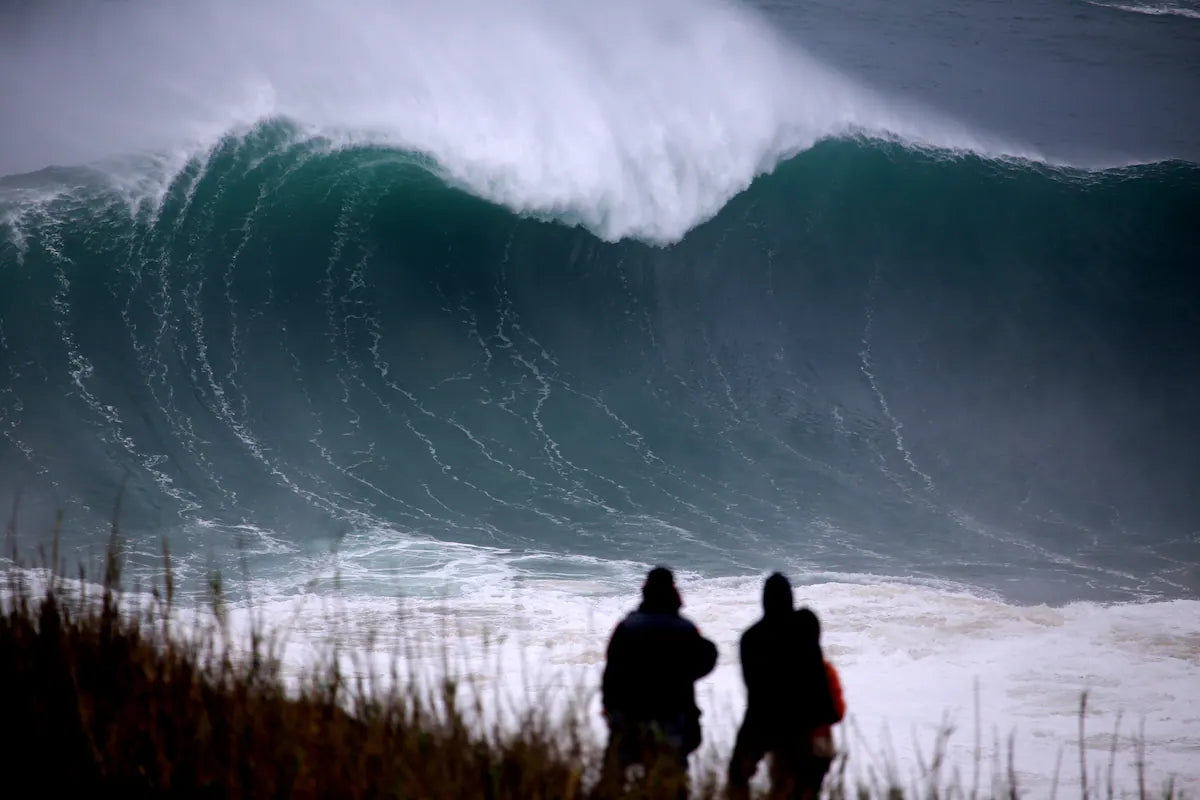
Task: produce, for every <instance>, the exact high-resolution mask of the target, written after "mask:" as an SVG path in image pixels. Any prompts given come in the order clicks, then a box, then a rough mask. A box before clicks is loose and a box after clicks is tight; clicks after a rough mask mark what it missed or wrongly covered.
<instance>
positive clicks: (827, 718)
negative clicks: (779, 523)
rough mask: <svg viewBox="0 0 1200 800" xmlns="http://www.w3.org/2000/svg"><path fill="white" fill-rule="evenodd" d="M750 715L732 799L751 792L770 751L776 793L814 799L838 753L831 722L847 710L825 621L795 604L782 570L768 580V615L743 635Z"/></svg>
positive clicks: (735, 761) (734, 768)
mask: <svg viewBox="0 0 1200 800" xmlns="http://www.w3.org/2000/svg"><path fill="white" fill-rule="evenodd" d="M741 656H742V676H743V677H744V678H745V681H746V694H747V699H746V716H745V718H744V719H743V720H742V727H741V728H740V729H739V730H738V736H737V742H736V743H735V744H734V747H733V756H732V757H731V758H730V761H729V785H728V792H729V796H730V797H731V798H744V797H748V796H749V783H750V778H751V777H753V775H754V771H755V769H757V768H758V762H759V761H761V760H762V758H763V757H764V756H766V755H768V754H769V755H770V756H771V796H772V797H776V798H805V800H807V799H808V798H815V797H817V795H818V794H819V793H820V790H821V782H822V781H823V780H824V779H825V773H826V772H828V771H829V765H830V763H831V761H832V760H833V738H832V734H831V731H830V727H829V726H830V725H832V724H833V723H835V722H838V721H840V720H841V718H842V715H843V714H844V713H845V710H846V709H845V704H844V703H843V701H842V691H841V684H840V681H839V680H838V677H837V672H836V671H835V670H834V669H833V666H832V665H830V664H828V663H827V662H826V661H825V658H824V655H823V654H822V653H821V626H820V623H819V622H818V620H817V615H816V614H814V613H813V612H812V611H810V610H809V609H807V608H802V609H800V610H799V611H797V610H795V609H794V608H793V607H792V585H791V584H790V583H789V582H788V579H787V578H786V577H784V576H783V575H781V574H780V573H778V572H776V573H775V574H773V575H771V576H770V577H769V578H767V581H766V584H765V585H764V586H763V616H762V619H760V620H759V621H758V622H756V623H754V625H752V626H750V628H749V629H747V631H746V632H745V633H744V634H742V642H741Z"/></svg>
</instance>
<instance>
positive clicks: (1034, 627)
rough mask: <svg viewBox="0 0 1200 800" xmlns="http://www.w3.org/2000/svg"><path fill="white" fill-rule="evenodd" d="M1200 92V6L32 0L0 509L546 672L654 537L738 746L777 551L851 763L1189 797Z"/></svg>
mask: <svg viewBox="0 0 1200 800" xmlns="http://www.w3.org/2000/svg"><path fill="white" fill-rule="evenodd" d="M1197 98H1200V2H1197V0H1162V1H1161V2H1160V1H1159V0H1148V2H1134V1H1132V0H1131V1H1130V2H1122V3H1116V2H1114V3H1107V2H1099V1H1097V2H1083V1H1082V0H1074V1H1071V2H1067V1H1066V0H1064V1H1063V2H1057V3H1049V2H1044V1H1043V0H1012V1H1011V2H998V1H997V0H972V2H966V3H963V2H949V0H920V2H912V3H887V2H882V1H881V0H852V1H851V2H842V3H829V2H825V1H824V0H820V1H818V0H814V1H813V2H803V1H802V0H770V1H768V0H762V1H761V2H757V3H723V2H715V1H714V0H659V2H654V3H643V2H634V1H633V0H612V2H606V3H584V2H577V1H576V0H566V1H565V2H564V1H562V0H560V1H559V2H550V1H549V0H515V2H509V3H488V2H482V0H479V1H476V0H447V1H446V2H442V3H438V4H436V5H430V4H426V3H419V2H405V0H362V1H361V2H357V3H349V4H346V3H333V2H325V1H324V0H300V2H288V3H284V2H282V0H254V2H237V3H235V2H232V1H231V0H229V1H227V0H201V1H200V2H191V3H183V2H150V0H124V1H123V2H118V1H117V0H109V1H105V0H97V1H96V2H88V3H84V2H65V0H51V1H50V2H36V3H35V2H9V3H6V4H4V5H3V6H0V118H2V124H0V508H3V509H4V517H5V520H6V525H5V527H6V529H7V530H10V531H13V530H15V531H16V534H17V537H18V544H19V545H20V547H21V548H22V551H23V552H26V553H27V554H30V555H32V553H34V552H36V548H37V546H38V545H39V544H45V543H46V542H48V541H49V540H50V537H51V536H52V533H53V532H54V531H55V530H57V532H58V536H59V539H60V543H61V547H62V552H63V553H65V554H66V557H67V558H68V559H94V558H95V557H96V556H97V555H98V554H99V553H101V552H102V551H103V549H104V547H105V545H106V542H107V541H108V531H109V527H110V524H111V521H112V520H113V519H114V517H115V518H116V519H118V520H119V526H120V529H121V532H122V537H123V540H124V543H125V547H126V551H127V556H128V559H129V562H130V572H129V573H128V574H129V575H130V576H132V579H133V580H138V581H142V582H149V581H151V580H153V579H154V576H155V575H156V574H157V573H158V571H159V570H160V569H161V563H160V555H159V554H160V551H161V546H162V545H161V543H162V541H163V540H164V539H165V540H166V541H167V542H168V544H169V547H170V552H171V558H172V563H173V565H174V568H175V571H176V573H177V574H178V575H179V576H180V577H181V579H182V581H183V584H184V586H185V588H186V589H187V590H188V591H194V592H195V593H196V594H197V596H199V595H200V594H202V589H203V587H204V585H205V583H206V576H207V575H209V574H210V573H211V572H212V571H214V570H215V571H219V572H220V573H221V574H222V575H223V576H224V579H225V583H226V585H227V586H228V587H229V591H230V592H231V597H232V598H233V599H234V600H235V601H236V602H237V603H240V604H242V606H243V607H245V608H246V609H249V608H251V607H253V608H255V609H257V610H258V612H257V613H265V614H266V615H267V618H268V619H271V620H274V621H276V622H277V623H279V624H281V625H286V626H289V627H290V629H292V630H293V631H294V633H295V636H296V637H297V640H303V641H307V642H312V643H314V646H319V645H318V644H317V643H319V642H320V641H323V640H326V639H329V638H338V637H343V636H346V635H348V634H346V632H345V631H344V630H343V629H342V628H341V627H340V626H335V625H332V624H329V619H330V617H329V616H328V614H326V613H325V612H326V611H328V609H329V608H331V607H337V608H339V609H341V610H343V611H349V612H351V613H350V617H351V618H352V619H354V620H356V621H357V623H358V624H360V625H371V626H374V627H376V628H380V629H390V630H392V631H393V632H394V633H395V635H396V636H398V637H400V638H408V639H411V638H413V637H416V638H417V639H419V640H421V641H422V642H424V643H425V644H429V643H431V642H432V643H437V642H441V643H443V644H444V643H446V642H448V641H450V640H451V639H453V640H454V642H455V645H454V646H455V647H461V648H462V659H463V660H462V665H463V668H464V669H466V670H468V671H469V672H471V673H472V674H481V675H486V676H489V680H493V681H494V682H495V683H496V685H497V687H499V688H500V689H501V690H503V691H505V692H511V693H512V694H514V695H515V696H516V697H518V699H519V700H520V701H521V702H526V703H531V702H540V701H541V700H540V698H544V697H545V696H546V693H547V692H549V691H550V690H551V687H558V688H559V689H561V688H562V687H576V688H577V689H578V688H580V687H582V689H585V690H590V688H594V685H595V684H596V683H597V682H598V676H599V670H600V668H601V665H602V660H603V647H604V644H605V641H606V637H607V634H608V632H609V630H610V629H611V626H612V625H613V624H614V623H615V622H616V621H617V620H618V619H619V617H620V616H621V614H622V613H624V612H625V611H627V610H628V609H629V608H631V607H632V605H634V604H635V602H636V599H637V593H638V588H639V586H640V582H641V578H642V576H643V575H644V572H645V570H646V569H647V568H648V567H649V566H652V565H654V564H659V563H662V564H667V565H669V566H671V567H673V568H674V569H675V570H676V571H677V574H678V576H679V580H680V585H681V590H682V592H683V595H684V601H685V604H686V605H685V609H684V610H685V613H687V614H689V615H690V616H691V617H692V618H693V619H694V620H696V621H697V622H698V623H699V624H700V626H701V628H702V629H703V630H704V631H705V632H706V633H708V634H709V635H711V636H713V637H714V638H715V639H716V640H717V641H718V645H719V646H720V648H721V662H720V666H719V667H718V670H717V672H716V674H715V676H714V677H711V678H707V679H705V681H703V682H702V683H701V685H700V686H701V697H702V705H703V706H704V709H705V713H706V717H705V721H706V723H707V725H708V729H707V731H708V741H709V749H708V750H706V751H705V753H706V755H704V758H708V759H710V760H712V761H714V762H719V761H720V759H722V758H724V757H726V756H727V753H728V743H729V742H730V741H731V740H732V736H733V732H734V726H735V725H736V717H737V715H738V714H739V713H740V709H741V703H742V702H743V695H742V693H741V687H740V676H739V673H738V666H737V658H736V642H737V637H738V635H739V633H740V631H741V630H742V629H743V628H744V627H745V626H747V625H748V624H750V623H751V622H752V621H753V620H754V619H755V617H756V615H757V609H758V598H759V592H760V587H761V582H762V579H763V577H765V575H766V574H767V573H769V572H770V571H772V570H775V569H780V570H783V571H785V572H787V573H788V574H789V575H790V576H791V578H792V579H793V581H794V583H796V585H797V594H798V597H799V598H800V600H801V601H802V602H805V603H807V604H809V605H810V606H811V607H813V608H814V609H815V610H816V611H817V613H818V614H819V615H821V617H822V619H823V623H824V628H825V631H826V635H825V643H826V649H827V653H828V654H829V655H830V657H831V658H832V660H833V661H834V662H835V663H836V664H837V665H838V666H839V667H840V668H841V671H842V674H843V680H844V683H845V684H846V693H847V700H848V703H849V705H850V711H851V714H852V717H853V720H852V722H851V723H848V724H847V725H845V726H843V727H844V728H845V730H844V732H843V743H844V745H845V746H846V747H847V748H849V750H850V752H851V753H852V754H854V753H857V754H860V755H859V756H857V757H856V758H855V761H854V763H855V764H856V768H861V769H867V766H864V765H869V764H871V763H872V762H871V756H869V755H867V754H869V753H874V754H875V757H880V756H879V754H886V753H887V752H889V750H890V751H892V752H894V753H895V754H896V758H897V760H898V761H899V764H900V767H899V772H900V774H901V776H902V777H903V779H904V780H908V778H906V777H904V776H906V775H907V774H908V773H909V772H910V771H915V769H916V767H915V766H914V765H915V763H916V760H917V759H916V755H915V753H916V751H918V750H920V751H921V752H927V751H928V748H930V747H931V746H932V742H933V741H934V739H935V738H936V735H937V731H938V730H939V728H941V727H943V726H945V725H947V724H950V725H953V726H954V727H955V728H956V730H957V733H956V734H955V738H954V739H952V745H951V748H950V752H951V756H952V759H951V761H952V764H953V765H954V769H958V770H960V774H961V775H962V779H963V782H964V783H965V784H967V785H970V783H971V781H972V779H973V778H972V770H973V769H975V768H976V767H977V766H978V764H979V763H980V758H978V757H977V750H976V747H977V745H976V742H977V741H979V742H981V744H979V745H978V747H979V748H981V749H982V752H983V756H982V763H983V764H984V765H985V768H986V769H985V772H986V773H987V775H985V777H984V778H982V779H981V780H983V781H985V783H986V781H988V780H991V778H990V777H987V776H991V775H995V774H1001V775H1002V777H1003V774H1006V771H1007V765H1006V764H1002V765H1001V766H1000V767H997V766H996V763H995V762H994V759H997V758H1000V756H1001V754H1003V753H1004V752H1006V748H1007V747H1008V746H1009V739H1008V737H1009V735H1010V734H1011V735H1012V737H1013V738H1012V745H1011V746H1012V747H1013V748H1014V749H1015V758H1014V762H1015V765H1016V769H1017V771H1018V777H1019V783H1020V785H1021V786H1022V787H1023V788H1026V789H1029V790H1030V791H1031V792H1033V793H1034V794H1038V793H1044V792H1046V791H1047V790H1048V789H1049V787H1050V786H1051V784H1052V783H1053V782H1054V780H1055V778H1054V775H1055V773H1056V771H1058V769H1057V767H1056V763H1057V759H1058V758H1059V756H1058V755H1057V754H1058V753H1060V752H1061V753H1064V755H1063V756H1062V758H1063V759H1064V760H1063V761H1062V765H1063V766H1062V769H1061V783H1062V787H1061V788H1060V790H1059V791H1060V792H1062V793H1063V796H1070V792H1071V791H1075V792H1078V784H1079V781H1078V760H1079V759H1078V749H1077V748H1078V718H1077V714H1078V710H1079V703H1080V694H1081V692H1083V691H1085V690H1086V691H1088V692H1089V696H1088V697H1089V699H1088V704H1089V714H1090V716H1089V719H1088V725H1089V730H1088V736H1087V737H1086V739H1085V745H1086V749H1087V750H1088V752H1089V753H1090V754H1091V756H1092V760H1093V763H1094V764H1095V765H1096V769H1097V770H1099V771H1100V773H1101V774H1100V777H1101V778H1104V777H1105V774H1106V773H1105V770H1107V766H1106V765H1107V764H1108V761H1109V760H1110V753H1115V754H1116V755H1115V756H1113V759H1115V770H1114V775H1115V778H1114V779H1115V780H1116V782H1117V783H1118V784H1119V785H1120V786H1125V787H1130V788H1132V787H1133V786H1135V785H1136V761H1137V758H1138V749H1139V748H1138V746H1137V740H1138V739H1139V737H1140V739H1141V741H1142V742H1143V743H1144V745H1145V760H1146V762H1147V769H1148V774H1149V775H1150V776H1151V777H1152V778H1153V781H1159V780H1163V779H1166V778H1167V777H1168V776H1172V775H1173V776H1174V780H1175V781H1176V783H1177V785H1179V786H1183V787H1184V788H1185V789H1187V790H1188V791H1190V792H1191V793H1192V794H1193V795H1200V733H1198V732H1197V731H1200V491H1198V490H1197V486H1198V485H1200V418H1198V416H1197V411H1198V410H1200V310H1198V309H1197V299H1198V298H1200V100H1198V99H1197ZM6 550H7V548H6ZM93 563H94V562H93ZM400 606H403V613H401V612H400V611H399V610H398V608H399V607H400ZM246 613H249V611H248V610H247V612H246ZM498 639H505V640H506V641H508V642H509V643H508V644H506V645H503V646H501V645H497V644H495V643H496V642H497V641H498ZM355 641H359V640H357V639H356V640H355ZM301 650H302V648H301ZM297 653H298V654H296V655H294V658H295V666H296V667H297V668H302V667H303V664H304V663H305V659H306V658H310V659H311V658H315V656H312V655H311V653H310V654H309V655H308V656H305V655H304V653H303V652H301V651H297ZM489 663H491V664H492V666H491V667H487V666H486V665H487V664H489ZM534 666H536V669H534ZM589 702H591V703H592V711H593V713H592V717H593V720H592V721H593V723H594V725H595V726H596V728H597V729H599V728H600V720H599V717H598V715H597V714H595V713H594V705H595V703H594V698H592V699H591V700H590V701H589ZM981 731H982V735H981ZM1066 765H1070V766H1069V767H1068V766H1066ZM876 769H877V770H878V769H882V767H879V766H878V764H877V765H876ZM1072 770H1073V771H1072ZM947 772H948V773H949V772H950V770H947ZM914 780H915V779H914ZM1155 785H1157V784H1155Z"/></svg>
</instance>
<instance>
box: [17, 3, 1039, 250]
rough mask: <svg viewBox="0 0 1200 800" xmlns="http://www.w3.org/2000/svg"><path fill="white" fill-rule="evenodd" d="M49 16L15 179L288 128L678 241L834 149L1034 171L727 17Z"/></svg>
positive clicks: (644, 8)
mask: <svg viewBox="0 0 1200 800" xmlns="http://www.w3.org/2000/svg"><path fill="white" fill-rule="evenodd" d="M33 8H35V9H36V10H35V11H30V12H27V15H26V17H22V18H21V24H20V25H19V31H18V30H17V26H15V25H14V26H11V27H12V32H11V33H10V36H9V37H8V38H9V41H7V42H5V44H6V45H7V46H6V47H3V48H0V105H2V106H3V107H4V108H5V111H6V114H5V117H6V121H5V128H6V132H5V133H4V134H3V135H4V137H5V147H3V148H0V173H11V172H14V171H16V170H28V169H34V168H37V167H41V166H43V165H45V164H47V163H50V162H54V163H77V162H78V161H81V160H90V159H98V158H102V157H107V156H110V155H112V154H121V153H130V152H142V151H147V150H152V151H156V152H161V151H170V150H172V149H175V150H183V151H194V149H196V148H203V147H206V146H210V145H211V144H212V143H213V142H214V141H215V140H216V139H218V138H219V137H220V136H222V135H224V134H226V133H228V132H230V131H233V130H237V129H239V128H240V127H244V126H247V125H250V124H253V123H255V122H257V121H260V120H262V119H264V118H269V117H284V118H288V119H290V120H292V121H294V122H296V123H298V124H300V125H302V126H306V127H308V128H310V129H311V130H312V131H313V132H314V133H317V132H319V133H321V134H323V135H327V136H332V137H335V138H336V139H337V140H339V141H347V142H351V141H354V142H363V141H367V142H374V143H382V144H386V145H390V146H395V147H397V148H404V149H409V150H415V151H418V152H420V153H423V154H427V155H429V156H431V157H432V158H433V159H434V160H435V161H436V162H437V163H438V164H439V165H440V167H441V168H442V170H443V171H444V173H445V176H446V177H447V179H449V180H450V181H452V182H455V183H457V184H460V185H462V186H464V187H466V188H468V189H469V190H470V191H472V192H474V193H477V194H479V195H481V196H483V197H486V198H488V199H491V200H494V201H496V202H500V203H504V204H506V205H508V206H509V207H511V208H513V209H514V210H517V211H520V212H525V213H531V214H537V215H548V216H554V217H558V218H563V219H566V220H568V221H577V222H581V223H583V224H585V225H586V226H588V227H589V228H590V229H591V230H593V231H594V232H596V233H597V234H599V235H601V236H603V237H605V238H608V239H616V238H620V237H625V236H634V237H640V238H643V239H646V240H649V241H654V242H668V241H672V240H675V239H678V238H679V237H681V236H682V235H683V234H684V233H686V232H687V230H689V229H690V228H692V227H694V226H695V225H696V224H698V223H699V222H701V221H703V220H705V219H707V218H709V217H711V216H712V215H713V214H715V213H716V212H717V211H718V210H719V209H720V208H721V206H722V205H723V204H724V203H725V202H726V201H727V200H728V199H729V198H730V197H732V196H733V195H735V194H736V193H738V192H740V191H742V190H743V189H744V188H746V186H748V185H749V183H750V182H751V181H752V180H753V178H754V177H755V176H757V175H759V174H761V173H763V172H765V171H768V170H770V169H772V168H773V167H774V166H775V164H776V163H778V161H779V160H780V159H781V158H784V157H786V156H788V155H790V154H794V153H796V152H798V151H800V150H803V149H805V148H807V147H810V146H811V145H812V144H813V143H814V142H816V141H818V140H819V139H821V138H823V137H827V136H836V135H846V134H853V133H863V134H867V135H878V136H890V137H899V138H901V139H903V140H906V141H908V142H912V143H916V144H922V145H929V146H935V147H940V148H949V149H951V150H954V149H960V150H972V151H978V152H983V153H989V154H996V155H1017V156H1023V157H1032V156H1033V154H1032V153H1031V152H1029V151H1027V150H1025V149H1023V148H1020V147H1013V146H1011V145H1007V144H1004V143H1000V142H996V141H990V140H989V139H988V138H987V137H986V136H981V135H976V134H973V133H971V132H970V131H968V130H967V129H965V128H964V127H962V126H960V125H957V124H955V123H953V122H951V121H949V120H946V119H943V118H940V117H939V116H938V115H936V114H933V113H931V112H929V111H927V110H920V109H917V108H913V107H909V106H906V105H905V104H903V103H902V102H901V101H899V100H894V99H884V98H882V97H880V96H878V95H876V94H875V93H873V92H872V91H870V90H868V89H867V88H865V87H862V86H859V85H856V84H855V83H853V82H852V81H850V80H849V79H847V78H845V77H843V76H841V75H839V74H838V73H836V72H835V71H833V70H832V69H830V68H828V67H826V66H824V65H822V64H820V63H818V62H817V61H815V60H814V59H812V58H811V57H809V56H808V55H807V54H805V53H803V52H801V51H800V50H799V49H798V48H797V47H796V46H795V45H793V44H789V43H787V42H785V41H783V40H782V39H781V38H780V37H779V36H778V35H776V34H775V33H774V32H773V31H772V30H771V29H770V28H769V27H768V26H767V25H766V23H765V22H764V21H763V20H761V19H760V18H759V17H758V16H756V15H755V14H753V13H752V12H751V11H749V10H747V9H745V8H741V7H735V6H733V5H729V4H726V3H724V2H720V0H661V1H660V2H655V3H643V2H639V1H638V0H612V1H611V2H606V3H594V2H582V0H566V2H552V1H551V0H513V2H507V3H492V2H486V1H485V0H446V2H440V3H436V4H430V3H423V2H417V1H416V0H412V1H410V0H358V2H356V3H352V4H345V3H340V2H333V0H293V1H291V2H283V0H252V2H234V0H204V1H203V2H198V3H182V2H149V1H148V0H129V2H122V3H86V4H77V5H72V4H69V3H63V2H52V3H45V4H33Z"/></svg>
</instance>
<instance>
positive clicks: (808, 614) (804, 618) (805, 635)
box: [796, 606, 821, 644]
mask: <svg viewBox="0 0 1200 800" xmlns="http://www.w3.org/2000/svg"><path fill="white" fill-rule="evenodd" d="M796 627H798V628H799V629H800V637H801V638H802V639H803V640H804V641H806V642H811V643H813V644H820V643H821V621H820V620H819V619H817V615H816V614H815V613H813V610H812V609H811V608H808V607H807V606H805V607H804V608H801V609H798V610H797V611H796Z"/></svg>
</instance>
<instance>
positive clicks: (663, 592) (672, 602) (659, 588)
mask: <svg viewBox="0 0 1200 800" xmlns="http://www.w3.org/2000/svg"><path fill="white" fill-rule="evenodd" d="M642 607H643V608H645V609H646V610H648V611H678V610H679V609H680V608H682V607H683V600H682V599H680V597H679V590H678V589H676V588H675V576H674V575H673V574H672V573H671V570H669V569H667V568H666V567H655V568H654V569H652V570H650V572H649V573H648V574H647V575H646V582H645V583H643V584H642Z"/></svg>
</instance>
